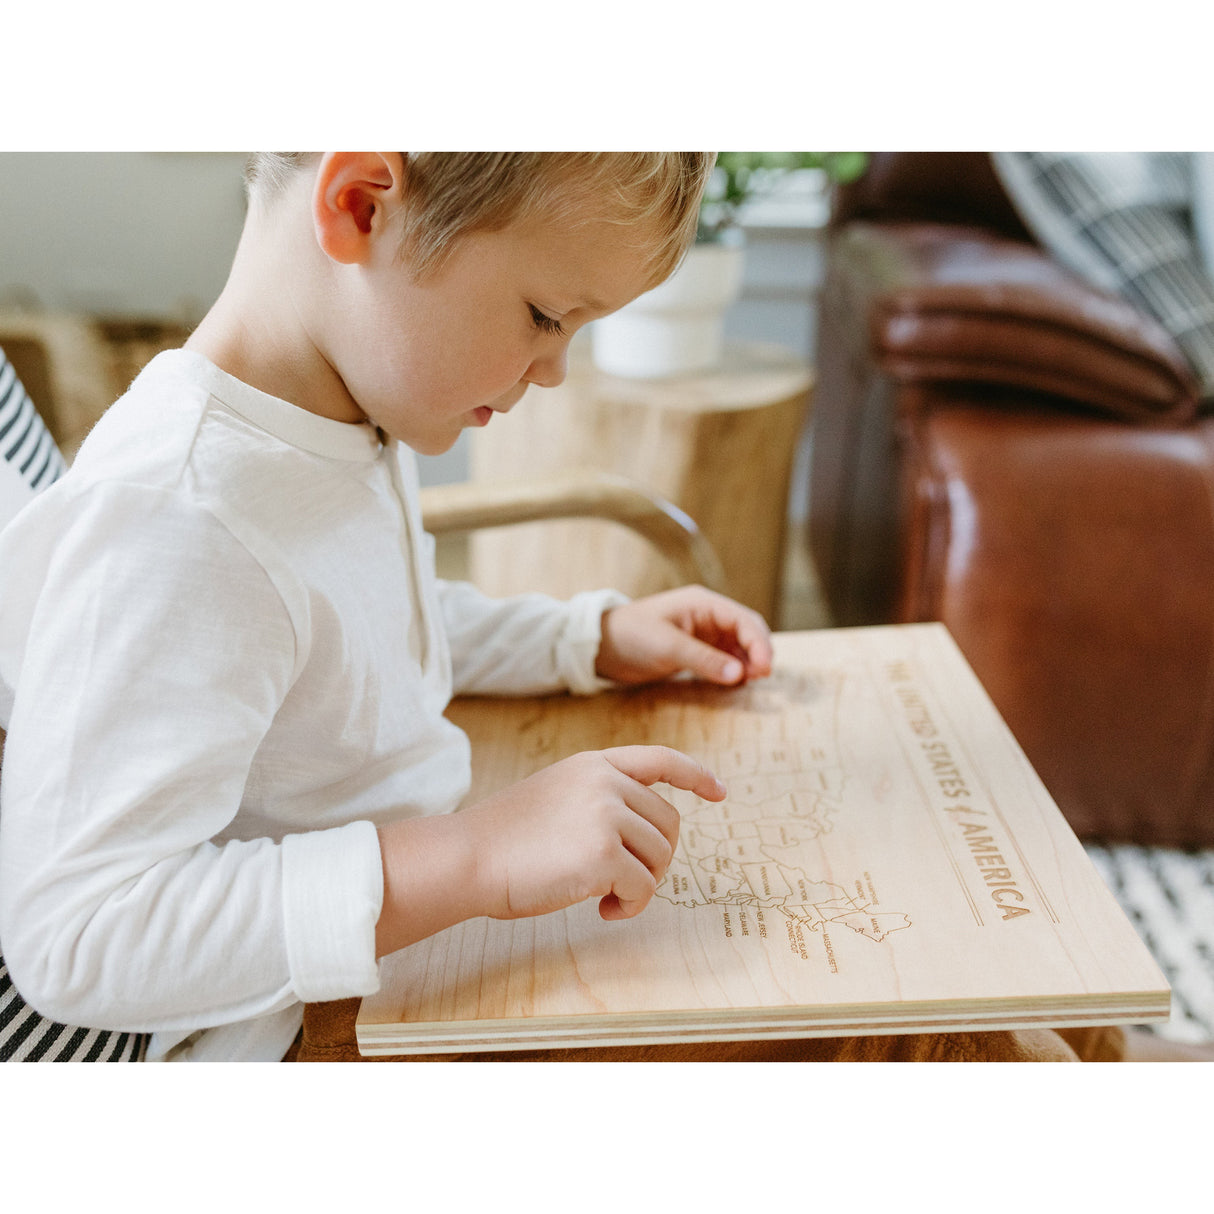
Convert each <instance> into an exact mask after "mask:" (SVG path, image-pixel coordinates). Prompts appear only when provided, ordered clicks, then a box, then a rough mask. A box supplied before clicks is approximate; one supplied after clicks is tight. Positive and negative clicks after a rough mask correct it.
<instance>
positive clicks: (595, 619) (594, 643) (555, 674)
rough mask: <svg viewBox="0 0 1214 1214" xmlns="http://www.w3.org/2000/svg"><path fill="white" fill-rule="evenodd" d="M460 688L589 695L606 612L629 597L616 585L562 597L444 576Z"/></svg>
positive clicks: (446, 621)
mask: <svg viewBox="0 0 1214 1214" xmlns="http://www.w3.org/2000/svg"><path fill="white" fill-rule="evenodd" d="M438 597H439V604H440V607H441V610H442V615H443V625H444V628H445V631H446V634H447V639H448V642H449V643H450V646H451V665H452V674H453V678H454V692H455V694H456V695H543V694H545V693H547V692H552V691H564V690H569V691H573V692H575V693H578V694H588V693H590V692H594V691H597V690H599V689H600V688H601V687H603V686H605V685H606V682H605V680H603V679H602V678H601V677H599V676H598V675H597V674H596V672H595V660H596V658H597V656H598V650H599V644H600V641H601V639H602V631H601V622H602V617H603V614H604V612H606V611H609V610H611V609H612V608H613V607H617V606H620V605H622V604H623V603H626V602H627V601H628V600H627V598H626V597H625V596H624V595H622V594H618V593H616V592H615V591H612V590H598V591H589V592H586V593H583V594H579V595H575V596H574V597H573V598H572V599H570V600H568V601H567V602H566V601H562V600H559V599H555V598H551V597H549V596H547V595H542V594H526V595H518V596H515V597H512V598H505V599H494V598H490V597H489V596H487V595H485V594H482V593H481V592H480V591H479V590H477V589H476V587H474V586H472V585H470V584H469V583H467V582H443V581H440V582H439V583H438Z"/></svg>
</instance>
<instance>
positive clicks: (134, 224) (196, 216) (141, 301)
mask: <svg viewBox="0 0 1214 1214" xmlns="http://www.w3.org/2000/svg"><path fill="white" fill-rule="evenodd" d="M243 163H244V155H243V153H238V152H237V153H226V152H201V153H177V152H80V153H75V152H72V153H69V152H47V153H44V152H7V153H0V305H8V306H12V305H21V306H28V307H41V308H47V309H52V310H67V311H86V312H94V313H102V314H105V315H110V316H153V317H164V318H167V319H172V320H176V321H182V322H185V323H186V324H194V323H196V322H197V321H199V320H200V319H201V318H202V316H203V314H204V313H205V312H206V310H207V308H209V307H210V305H211V304H212V303H213V302H214V300H215V298H216V296H217V295H218V294H219V292H220V290H221V289H222V287H223V284H224V280H225V279H226V278H227V273H228V268H229V266H230V265H231V262H232V255H233V253H235V251H236V242H237V240H238V238H239V236H240V228H241V224H242V223H243V222H244V190H243V187H242V185H241V167H242V165H243Z"/></svg>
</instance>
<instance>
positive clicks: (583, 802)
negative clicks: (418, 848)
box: [455, 746, 725, 919]
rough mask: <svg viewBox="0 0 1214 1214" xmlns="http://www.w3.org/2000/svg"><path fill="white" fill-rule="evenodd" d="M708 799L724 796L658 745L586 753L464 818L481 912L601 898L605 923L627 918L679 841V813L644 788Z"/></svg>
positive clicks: (532, 910) (518, 913)
mask: <svg viewBox="0 0 1214 1214" xmlns="http://www.w3.org/2000/svg"><path fill="white" fill-rule="evenodd" d="M657 783H665V784H670V785H673V786H674V787H675V788H682V789H686V790H687V791H688V792H693V793H696V794H697V795H698V796H701V797H703V798H705V800H709V801H720V800H723V799H724V796H725V788H724V785H722V784H721V782H720V781H719V780H717V778H716V777H715V776H713V775H712V774H711V773H710V772H708V771H707V770H705V769H704V768H703V767H702V766H701V765H700V764H699V763H697V762H696V761H695V760H694V759H691V758H689V757H688V756H687V755H684V754H682V753H680V752H679V751H677V750H671V749H669V748H668V747H665V746H619V747H615V748H614V749H611V750H601V751H587V752H585V753H583V754H578V755H574V756H573V757H572V758H569V759H564V760H562V761H561V762H559V763H554V764H553V765H552V766H551V767H546V768H544V770H543V771H540V772H537V773H536V774H535V775H533V776H531V777H529V778H528V779H526V780H523V781H520V782H519V783H518V784H515V785H512V786H511V787H510V788H507V789H504V790H503V791H501V792H499V793H495V794H494V795H493V796H491V797H487V798H486V799H485V800H484V801H481V802H478V803H477V804H476V805H473V806H471V807H470V808H468V809H466V810H463V811H462V812H460V813H458V814H456V815H455V819H456V820H459V821H462V823H463V825H464V826H465V827H466V828H468V829H469V830H470V831H471V838H470V841H471V843H472V848H473V854H474V855H475V856H476V870H477V875H476V880H475V884H476V886H477V888H478V900H479V901H480V903H481V909H480V913H481V914H486V915H489V916H490V917H492V918H494V919H516V918H521V917H522V916H525V915H542V914H546V913H547V912H549V911H554V910H561V909H563V908H564V907H567V906H573V905H574V904H576V903H578V902H582V901H583V900H585V899H586V898H591V897H598V898H599V914H600V915H602V917H603V918H604V919H629V918H631V917H632V916H633V915H636V914H639V913H640V912H641V911H642V910H643V909H644V908H645V907H646V905H648V903H649V900H650V899H651V898H652V897H653V894H654V891H655V890H656V889H657V887H658V883H659V882H660V881H661V880H662V878H663V876H665V873H666V868H667V866H668V865H669V864H670V860H671V857H672V856H673V855H674V849H675V845H676V844H677V843H678V840H679V814H678V811H677V810H676V809H675V808H674V806H673V805H671V804H670V803H669V802H668V801H667V800H665V798H663V797H661V796H659V795H658V793H656V792H654V791H653V789H652V788H650V787H649V786H650V785H651V784H657Z"/></svg>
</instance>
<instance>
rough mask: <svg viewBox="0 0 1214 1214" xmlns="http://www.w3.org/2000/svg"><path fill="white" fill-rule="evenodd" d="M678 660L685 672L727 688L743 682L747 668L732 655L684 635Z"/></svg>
mask: <svg viewBox="0 0 1214 1214" xmlns="http://www.w3.org/2000/svg"><path fill="white" fill-rule="evenodd" d="M677 660H678V661H679V662H681V663H682V665H683V668H684V669H685V670H690V671H691V673H692V674H695V675H698V676H699V677H700V678H702V679H707V680H708V681H709V682H710V683H721V684H724V685H725V686H727V687H731V686H733V684H735V683H740V682H741V681H742V677H743V675H745V673H746V668H745V667H744V666H743V665H742V663H741V662H739V661H738V659H737V658H736V657H734V656H733V654H732V653H725V652H724V651H723V650H720V649H717V648H715V647H714V646H712V645H708V644H705V642H703V641H698V640H696V638H695V637H689V636H687V635H686V634H684V637H683V644H682V645H681V646H680V647H679V652H678V654H677Z"/></svg>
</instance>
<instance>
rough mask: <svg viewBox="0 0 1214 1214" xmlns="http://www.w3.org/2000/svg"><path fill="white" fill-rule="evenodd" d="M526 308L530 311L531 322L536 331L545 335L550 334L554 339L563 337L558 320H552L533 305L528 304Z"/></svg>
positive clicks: (563, 332)
mask: <svg viewBox="0 0 1214 1214" xmlns="http://www.w3.org/2000/svg"><path fill="white" fill-rule="evenodd" d="M527 307H528V308H530V309H531V320H532V322H533V323H534V325H535V327H536V328H537V329H542V330H543V331H544V332H545V333H551V334H553V335H554V336H556V337H563V336H564V335H565V330H564V329H562V328H561V322H560V321H559V320H554V319H553V318H552V317H551V316H547V315H545V314H544V313H543V312H541V311H540V310H539V308H537V307H536V306H535V304H528V305H527Z"/></svg>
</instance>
